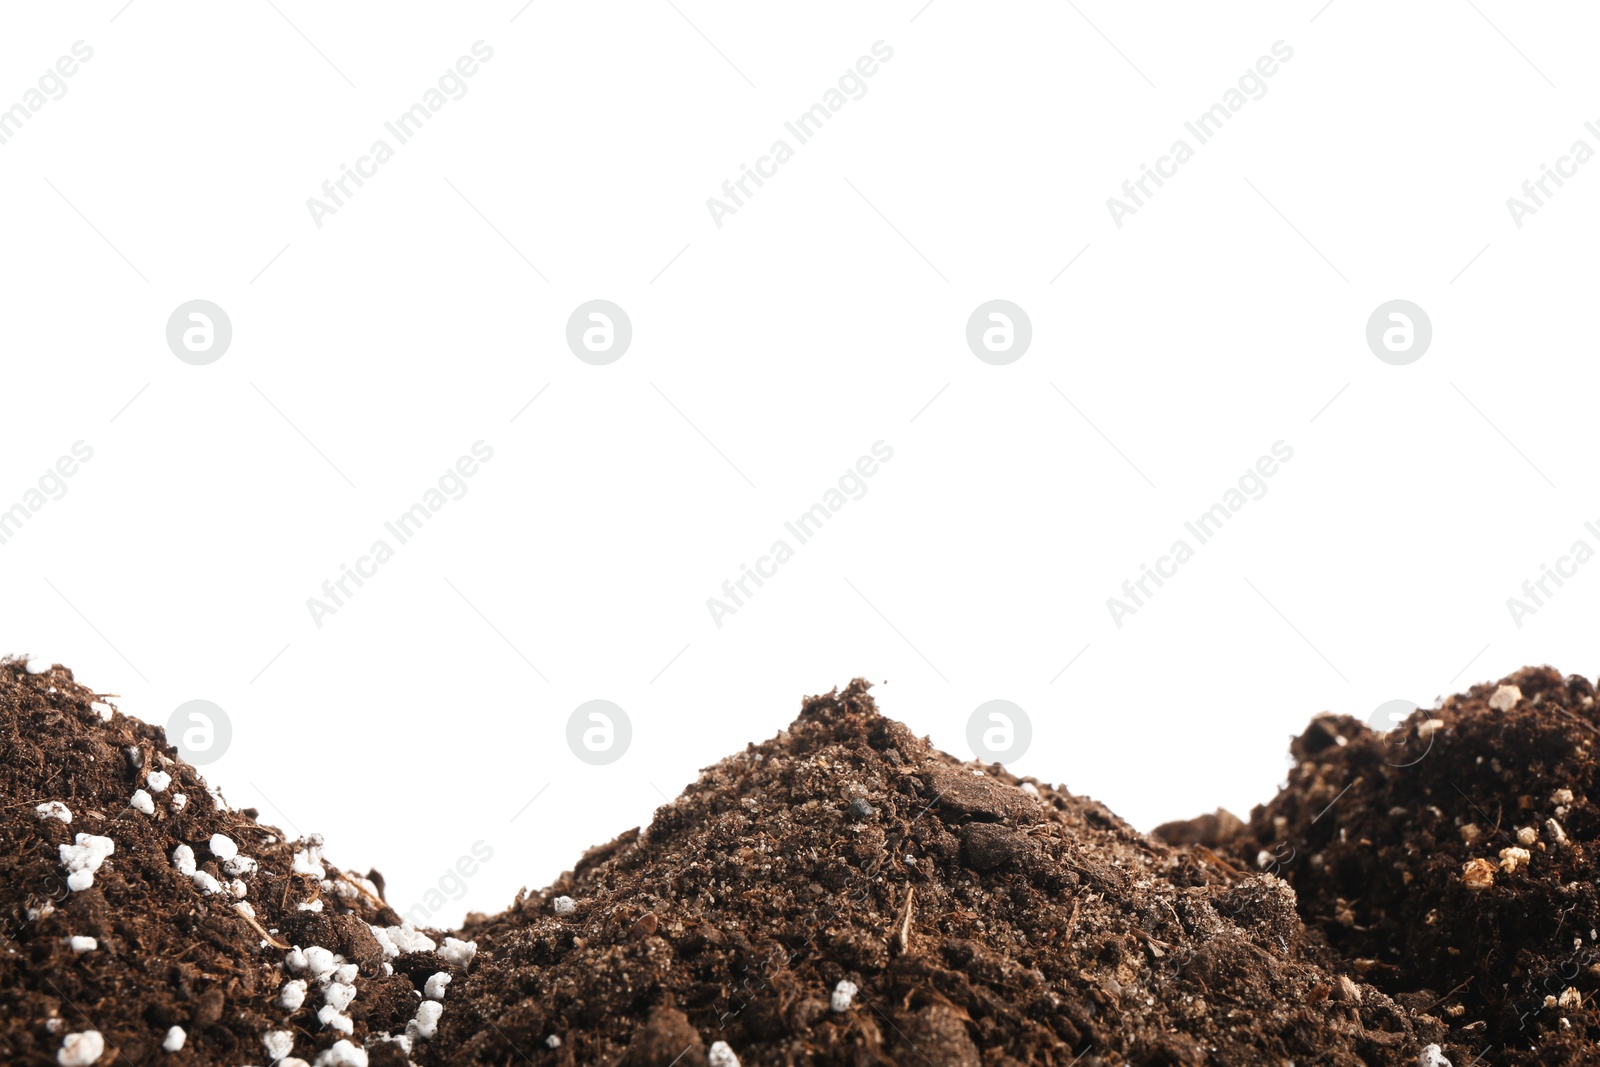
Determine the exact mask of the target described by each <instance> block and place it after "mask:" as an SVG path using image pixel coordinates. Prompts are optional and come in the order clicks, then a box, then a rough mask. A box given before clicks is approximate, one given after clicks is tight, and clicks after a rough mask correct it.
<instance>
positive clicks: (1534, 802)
mask: <svg viewBox="0 0 1600 1067" xmlns="http://www.w3.org/2000/svg"><path fill="white" fill-rule="evenodd" d="M1597 751H1600V708H1596V706H1595V694H1594V687H1593V686H1592V685H1591V684H1590V683H1589V682H1588V681H1587V680H1585V679H1583V678H1581V677H1576V676H1574V677H1567V678H1563V677H1562V676H1561V674H1560V673H1558V672H1557V671H1555V670H1552V669H1550V668H1548V667H1544V668H1529V669H1525V670H1522V671H1520V672H1518V673H1516V674H1514V675H1512V676H1510V677H1509V678H1506V679H1503V680H1502V681H1500V682H1497V683H1490V684H1486V685H1479V686H1475V687H1473V688H1472V689H1471V690H1470V691H1468V692H1467V693H1464V694H1462V695H1459V696H1455V697H1451V698H1450V699H1448V700H1445V701H1444V702H1443V704H1442V705H1441V706H1440V707H1438V708H1434V709H1419V710H1418V711H1416V712H1414V713H1413V714H1412V715H1411V716H1410V718H1409V719H1407V720H1406V721H1405V722H1404V724H1402V726H1401V727H1400V728H1398V729H1395V730H1392V731H1388V732H1385V733H1375V732H1373V731H1372V730H1370V729H1368V728H1367V727H1366V726H1365V725H1364V724H1362V723H1360V722H1358V721H1357V720H1355V719H1352V718H1349V717H1348V716H1333V715H1321V716H1318V717H1317V718H1315V719H1313V720H1312V722H1311V724H1310V726H1309V727H1308V728H1307V729H1306V731H1305V733H1304V734H1302V735H1301V736H1300V737H1299V738H1297V739H1296V740H1295V741H1294V743H1293V746H1292V755H1293V758H1294V760H1295V766H1294V769H1293V770H1292V771H1291V772H1290V775H1289V782H1288V785H1287V787H1286V788H1285V789H1284V790H1283V791H1282V792H1281V793H1280V794H1279V795H1278V796H1277V797H1276V798H1275V799H1274V800H1273V801H1272V802H1271V803H1269V804H1267V805H1265V806H1263V807H1259V808H1257V809H1256V810H1255V812H1254V813H1253V815H1252V817H1251V820H1250V825H1249V828H1248V831H1246V832H1244V833H1243V834H1242V835H1238V836H1236V838H1235V840H1234V841H1233V842H1232V850H1231V851H1232V854H1233V855H1234V856H1235V858H1236V862H1238V863H1240V864H1246V863H1248V864H1249V865H1250V866H1252V867H1256V868H1258V869H1260V868H1265V869H1267V870H1270V871H1272V872H1274V873H1277V874H1279V875H1282V876H1283V877H1284V878H1287V879H1288V880H1289V882H1290V883H1291V884H1292V885H1293V886H1294V887H1295V889H1296V891H1297V893H1298V898H1299V909H1300V913H1301V915H1302V916H1303V917H1304V919H1305V921H1306V923H1307V924H1308V925H1309V926H1311V927H1313V928H1314V929H1315V930H1317V931H1319V932H1320V933H1321V935H1322V936H1324V937H1325V938H1326V939H1327V941H1328V943H1329V944H1330V945H1331V946H1332V947H1333V948H1334V949H1335V950H1337V951H1338V952H1339V953H1340V954H1341V955H1342V956H1344V957H1345V958H1347V959H1349V960H1350V961H1351V963H1352V973H1353V974H1355V975H1357V976H1358V977H1360V978H1361V979H1363V980H1365V981H1367V982H1371V983H1372V984H1374V985H1376V986H1378V987H1379V988H1381V989H1383V990H1385V991H1386V992H1388V993H1389V994H1391V995H1392V996H1394V998H1395V999H1396V1000H1397V1001H1399V1002H1400V1003H1402V1004H1404V1005H1406V1006H1407V1007H1408V1008H1409V1009H1411V1010H1412V1011H1413V1013H1414V1017H1415V1018H1416V1019H1417V1022H1416V1023H1415V1025H1416V1028H1417V1032H1418V1035H1419V1036H1421V1037H1425V1038H1426V1039H1427V1040H1429V1041H1436V1042H1439V1043H1441V1044H1443V1045H1445V1047H1446V1051H1448V1052H1450V1053H1451V1054H1452V1055H1453V1056H1454V1057H1455V1062H1456V1063H1457V1064H1462V1063H1470V1062H1473V1059H1474V1057H1475V1056H1477V1055H1479V1054H1480V1053H1482V1052H1484V1050H1485V1049H1492V1052H1490V1053H1489V1055H1488V1056H1486V1057H1485V1059H1484V1061H1483V1062H1489V1063H1496V1064H1504V1063H1518V1064H1520V1063H1528V1064H1535V1063H1540V1064H1567V1063H1571V1064H1577V1063H1596V1062H1600V1051H1597V1049H1596V1046H1595V1044H1594V1043H1595V1041H1596V1039H1597V1038H1600V1018H1597V1016H1596V1014H1595V1009H1594V1006H1593V1005H1594V998H1595V997H1596V996H1600V854H1597V851H1596V847H1597V846H1596V837H1597V834H1600V806H1597V803H1596V801H1597V800H1600V770H1597V763H1596V752H1597ZM1446 1031H1448V1032H1446Z"/></svg>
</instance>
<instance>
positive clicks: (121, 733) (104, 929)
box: [0, 661, 461, 1067]
mask: <svg viewBox="0 0 1600 1067" xmlns="http://www.w3.org/2000/svg"><path fill="white" fill-rule="evenodd" d="M97 699H99V698H97V697H96V695H95V694H94V693H92V692H90V691H89V690H87V689H85V688H83V687H82V686H80V685H78V684H77V683H76V682H74V681H73V678H72V673H71V672H70V671H68V670H66V669H65V668H62V667H56V668H54V669H52V670H50V671H48V672H46V673H43V674H38V675H30V674H28V673H27V672H26V671H25V670H24V668H23V665H22V663H20V662H16V661H0V739H3V745H4V750H3V753H0V1063H4V1064H7V1065H12V1064H52V1065H54V1064H57V1063H58V1062H59V1061H58V1059H57V1056H58V1053H60V1052H61V1051H62V1050H63V1047H64V1044H65V1043H67V1041H68V1039H69V1036H70V1035H73V1034H84V1033H89V1032H95V1033H98V1034H99V1035H101V1039H102V1040H103V1042H104V1051H103V1052H102V1053H101V1055H100V1056H99V1057H98V1060H97V1061H95V1062H98V1063H102V1064H113V1063H124V1064H144V1063H165V1064H172V1065H175V1067H176V1065H184V1067H188V1065H192V1064H229V1065H232V1067H238V1065H241V1064H251V1063H266V1062H268V1060H269V1059H270V1058H271V1057H270V1056H269V1053H268V1051H267V1049H266V1047H265V1045H264V1044H263V1035H266V1034H268V1033H269V1032H274V1031H288V1032H289V1034H290V1035H291V1040H292V1053H291V1055H292V1056H294V1057H296V1058H300V1059H304V1060H312V1059H314V1058H315V1057H316V1055H317V1053H318V1052H319V1051H321V1050H325V1049H327V1048H329V1047H330V1046H332V1045H333V1044H334V1042H335V1040H336V1039H338V1038H342V1037H343V1036H344V1035H343V1034H342V1033H340V1032H338V1031H336V1030H330V1029H325V1028H324V1027H323V1026H322V1024H321V1023H320V1022H319V1021H318V1018H317V1010H318V1009H319V1008H321V1007H322V1006H323V1004H324V990H323V988H322V987H321V985H320V984H319V983H318V982H317V981H316V980H315V979H310V981H309V987H310V991H309V992H308V994H307V996H306V998H305V1002H304V1005H303V1006H302V1007H301V1008H300V1009H299V1010H297V1011H290V1010H288V1009H286V1008H283V1007H281V1006H280V1005H279V1003H278V1001H279V997H280V996H281V993H282V987H283V985H284V983H285V982H286V981H291V980H294V979H296V978H297V977H298V978H301V979H308V978H310V976H309V975H306V974H298V975H297V974H295V973H293V972H291V971H290V970H288V969H286V968H285V967H284V966H283V961H284V960H285V957H286V955H287V953H285V952H284V951H282V950H280V949H278V948H275V947H273V946H272V945H270V944H267V943H266V942H265V938H266V937H271V938H272V940H273V941H276V942H278V943H279V944H283V945H289V946H300V947H302V948H306V947H310V946H321V947H324V948H326V949H328V950H329V951H330V952H333V953H338V954H340V955H342V956H344V957H346V958H347V959H348V961H349V962H351V963H354V964H356V965H357V967H358V968H359V972H360V976H359V977H358V978H356V979H354V980H353V984H354V986H355V987H356V988H357V990H358V993H357V996H356V998H355V1000H354V1001H353V1002H352V1003H351V1004H350V1005H349V1008H348V1010H347V1012H346V1014H347V1015H348V1016H349V1017H350V1018H351V1019H352V1023H353V1030H354V1034H353V1041H354V1043H356V1044H360V1043H361V1042H362V1041H364V1040H365V1039H366V1038H367V1037H368V1036H369V1035H371V1034H375V1033H380V1032H392V1033H396V1034H404V1033H405V1031H406V1023H407V1021H408V1020H410V1019H412V1017H413V1016H414V1015H415V1013H416V1004H417V996H416V995H415V994H414V993H413V979H414V978H415V980H416V985H417V986H418V987H420V986H421V984H422V983H423V982H424V981H425V980H426V978H427V977H428V976H429V975H431V974H432V973H434V972H435V971H446V972H450V971H454V972H455V973H456V974H457V975H459V974H460V973H461V972H460V970H459V968H453V967H452V966H450V965H448V964H446V963H444V962H443V961H442V960H440V959H438V957H437V956H436V955H435V954H433V953H428V952H418V953H413V954H408V955H403V956H399V957H389V956H386V954H385V953H384V951H383V950H382V949H381V948H380V946H379V942H378V940H377V939H376V938H375V937H374V935H373V933H372V931H371V928H370V927H369V925H368V923H369V922H371V923H373V924H378V925H380V926H386V925H388V924H392V923H398V922H399V921H400V920H399V917H398V916H396V915H394V914H393V913H392V912H390V911H388V909H386V908H380V907H378V906H377V904H376V900H375V898H374V899H372V900H369V899H368V896H367V894H369V893H371V891H372V889H374V888H376V889H381V886H382V882H381V878H374V879H373V882H374V883H375V884H374V885H373V886H371V887H367V886H363V887H362V888H361V889H357V888H356V887H355V885H354V884H353V883H352V882H351V881H349V880H348V879H347V878H346V876H345V874H346V872H341V871H340V870H339V869H338V868H336V867H334V866H332V865H331V864H328V863H327V862H326V861H323V866H324V868H325V869H324V875H325V877H323V878H318V877H315V876H311V875H295V874H292V873H291V871H292V869H293V866H294V863H293V857H294V854H295V853H296V852H298V851H302V850H309V848H310V847H311V845H310V844H309V843H307V842H294V841H291V840H288V839H286V838H285V836H284V835H283V833H282V832H281V831H279V830H277V829H276V828H274V827H271V826H266V825H263V824H261V823H259V822H257V820H256V813H255V812H254V811H253V810H250V809H245V810H243V811H229V810H225V809H224V808H221V807H219V803H218V801H217V800H216V799H214V798H213V797H212V796H211V795H210V793H209V792H208V789H207V786H206V783H205V781H204V780H203V779H202V778H201V777H200V775H199V774H198V773H197V772H196V771H195V769H194V768H193V767H191V766H189V765H187V764H185V763H181V762H179V761H178V760H177V759H176V758H175V757H176V751H175V750H174V749H173V748H172V747H171V746H169V745H168V744H167V743H166V740H165V737H164V734H163V731H162V730H161V729H160V728H159V727H156V726H150V725H148V724H146V723H143V722H140V721H139V720H137V719H133V718H130V717H128V716H125V715H123V714H121V713H120V712H112V713H111V717H110V719H109V720H103V719H102V718H101V715H100V714H99V713H97V712H96V711H95V710H94V709H93V708H91V706H90V705H91V702H93V701H96V700H97ZM129 750H132V751H133V752H136V753H137V754H138V756H137V760H136V759H135V758H132V757H130V755H129ZM136 763H137V764H138V765H137V766H136ZM152 772H159V773H165V774H168V775H170V776H171V782H170V784H168V785H167V786H166V788H165V789H164V790H162V791H159V792H157V791H154V790H153V789H152V788H150V782H149V776H150V774H151V773H152ZM158 780H159V779H158ZM141 787H144V788H145V791H146V793H148V794H149V795H150V796H151V799H152V803H153V805H154V808H155V813H154V814H153V815H146V814H144V813H142V812H140V811H137V810H135V809H133V808H131V807H129V800H130V798H131V797H132V796H133V794H134V791H135V790H136V789H139V788H141ZM177 795H182V796H184V797H185V798H186V802H185V803H183V805H182V807H181V809H178V810H174V809H175V807H176V804H175V797H176V796H177ZM50 801H59V802H61V803H62V804H64V805H65V806H66V808H67V809H68V810H69V811H70V812H71V820H72V821H71V823H70V825H69V824H66V823H63V822H61V821H60V820H58V819H56V818H41V817H39V815H38V814H37V812H36V807H37V806H38V805H40V804H43V803H47V802H50ZM78 834H91V835H96V836H100V837H108V838H110V839H111V840H112V841H113V842H115V851H114V852H113V853H112V854H111V855H110V856H109V857H107V858H106V859H105V860H104V862H103V864H102V865H101V866H100V868H99V870H98V871H96V872H94V875H93V885H92V886H91V887H89V888H87V889H84V890H82V891H73V890H72V889H70V888H69V887H68V885H67V880H66V879H67V872H66V870H65V869H64V868H63V863H62V858H61V854H60V846H62V845H69V846H70V845H72V844H73V843H74V840H75V838H76V835H78ZM213 834H223V835H225V836H226V837H228V838H230V839H231V840H232V841H233V842H235V843H236V844H237V846H238V848H239V853H240V854H241V855H244V856H248V857H250V858H252V859H254V860H255V861H256V864H257V866H256V869H255V871H254V872H253V873H244V874H242V875H240V876H239V880H240V881H241V882H243V883H244V887H245V889H246V893H245V896H244V898H243V899H244V901H245V902H247V903H248V904H249V905H250V907H251V908H252V909H253V911H254V916H255V921H256V922H257V923H258V924H260V926H261V928H262V929H261V930H257V929H256V928H254V927H253V926H252V925H251V924H250V922H249V921H248V920H247V919H246V918H245V917H244V916H243V915H241V914H240V913H239V911H238V910H236V904H237V903H238V902H239V901H238V899H237V898H236V897H235V895H234V894H233V892H232V891H231V890H230V889H228V888H227V885H228V883H230V882H232V881H233V880H234V876H233V875H230V874H229V873H228V871H227V870H225V869H224V866H223V864H222V862H221V860H220V858H219V857H217V856H216V855H214V854H213V852H212V850H211V847H210V844H209V843H210V841H211V838H212V835H213ZM179 845H188V846H189V847H190V849H191V850H192V851H193V853H194V859H195V861H196V864H197V867H198V870H199V871H201V872H205V873H208V874H209V875H211V876H212V877H213V878H215V879H216V880H217V881H218V883H220V884H221V885H222V886H223V892H221V893H218V894H211V895H208V894H207V893H206V892H205V891H204V890H203V889H202V888H201V887H200V886H199V885H197V884H196V882H195V880H194V879H193V878H190V877H188V876H185V875H183V874H182V873H180V872H179V871H178V870H177V869H176V867H175V866H174V862H173V860H172V858H171V857H172V853H173V851H174V849H176V848H177V847H178V846H179ZM224 851H226V849H225V847H224ZM350 877H352V878H353V877H355V876H354V875H351V876H350ZM341 886H343V887H344V888H343V889H341V888H340V887H341ZM319 900H320V901H321V908H322V910H321V911H320V912H317V911H306V910H301V909H300V905H301V904H302V903H307V904H311V903H312V902H314V901H319ZM312 906H313V907H315V906H316V905H315V904H312ZM263 930H264V931H267V933H266V934H263V932H262V931H263ZM73 937H92V938H94V939H95V941H96V943H97V944H96V947H95V948H93V949H92V950H90V951H86V952H83V953H82V954H79V953H76V952H74V951H73V948H72V946H71V943H70V941H69V939H70V938H73ZM386 963H387V964H388V965H389V967H390V968H392V969H393V970H394V972H395V973H394V974H392V975H386V974H385V973H384V971H385V969H386V968H385V964H386ZM418 975H420V976H421V977H417V976H418ZM173 1026H179V1027H182V1028H183V1029H184V1031H185V1042H184V1045H183V1048H182V1050H181V1051H179V1052H167V1051H164V1050H163V1048H162V1044H163V1041H164V1040H165V1039H166V1037H167V1034H168V1031H169V1029H170V1028H171V1027H173ZM396 1051H397V1050H396V1048H395V1046H378V1047H375V1049H374V1050H373V1055H372V1056H371V1062H372V1063H374V1064H377V1063H382V1062H384V1056H383V1055H381V1054H380V1053H385V1052H386V1053H389V1054H390V1055H389V1056H388V1059H389V1061H390V1062H404V1061H403V1058H400V1059H396V1058H395V1056H394V1054H395V1053H396Z"/></svg>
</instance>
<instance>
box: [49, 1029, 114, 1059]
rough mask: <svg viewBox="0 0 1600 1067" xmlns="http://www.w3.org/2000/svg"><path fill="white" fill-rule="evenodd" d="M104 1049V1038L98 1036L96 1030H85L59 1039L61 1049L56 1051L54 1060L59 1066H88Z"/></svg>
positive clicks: (98, 1033) (98, 1032)
mask: <svg viewBox="0 0 1600 1067" xmlns="http://www.w3.org/2000/svg"><path fill="white" fill-rule="evenodd" d="M105 1050H106V1039H105V1038H103V1037H101V1036H100V1031H98V1030H85V1031H83V1032H82V1033H78V1034H68V1035H67V1036H66V1037H64V1038H62V1039H61V1050H60V1051H59V1052H57V1053H56V1062H57V1063H59V1064H61V1067H89V1064H91V1063H93V1062H94V1061H95V1060H98V1059H99V1058H100V1054H101V1053H102V1052H104V1051H105Z"/></svg>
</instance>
